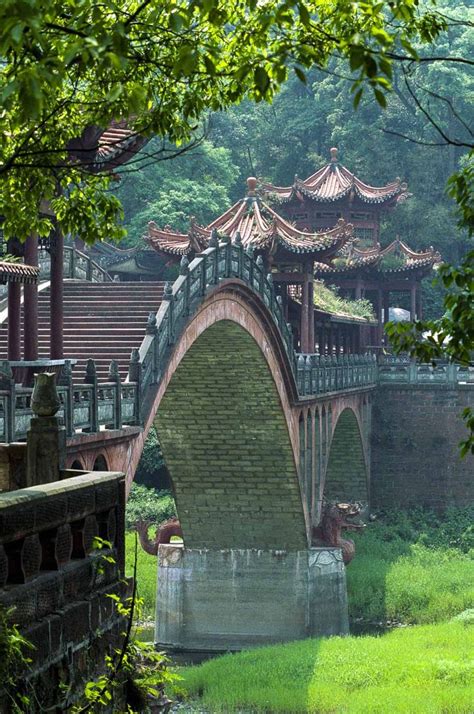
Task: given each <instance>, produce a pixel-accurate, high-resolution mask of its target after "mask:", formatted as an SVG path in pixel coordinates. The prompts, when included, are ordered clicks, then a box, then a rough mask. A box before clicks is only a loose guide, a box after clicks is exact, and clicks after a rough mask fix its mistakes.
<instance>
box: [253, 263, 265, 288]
mask: <svg viewBox="0 0 474 714" xmlns="http://www.w3.org/2000/svg"><path fill="white" fill-rule="evenodd" d="M255 264H256V266H257V268H258V292H259V294H260V295H261V296H262V297H263V289H264V281H265V275H264V272H263V267H264V266H263V258H262V256H261V255H259V256H258V257H257V260H256V261H255Z"/></svg>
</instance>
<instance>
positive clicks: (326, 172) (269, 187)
mask: <svg viewBox="0 0 474 714" xmlns="http://www.w3.org/2000/svg"><path fill="white" fill-rule="evenodd" d="M261 190H262V191H263V192H264V193H266V194H272V196H273V197H274V198H275V200H276V201H277V202H279V203H287V202H288V201H290V200H291V199H292V198H294V197H296V198H298V199H300V200H301V199H302V198H303V197H305V196H306V197H308V198H310V199H312V200H314V201H319V202H321V203H332V202H334V201H338V200H339V199H341V198H344V197H345V196H347V195H350V194H351V193H352V195H355V196H357V197H358V198H359V199H360V200H361V201H363V202H364V203H372V204H387V203H390V202H392V203H393V202H397V201H400V200H402V199H405V198H406V197H407V196H408V193H407V185H406V184H405V183H402V182H401V180H400V179H399V178H397V179H395V181H391V182H390V183H388V184H387V185H386V186H370V185H369V184H366V183H364V181H362V180H361V179H360V178H358V177H357V176H356V175H355V174H353V173H352V172H351V171H349V169H347V168H346V167H345V166H343V165H342V164H340V163H339V160H338V157H337V149H336V148H333V149H331V161H330V162H329V163H328V164H326V166H323V167H322V168H321V169H319V170H318V171H316V173H314V174H312V175H311V176H309V177H308V178H307V179H305V180H304V181H302V180H301V179H299V178H298V177H297V176H295V180H294V182H293V185H292V186H286V187H284V186H274V185H273V184H270V183H262V184H261Z"/></svg>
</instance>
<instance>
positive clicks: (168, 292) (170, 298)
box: [163, 282, 174, 345]
mask: <svg viewBox="0 0 474 714" xmlns="http://www.w3.org/2000/svg"><path fill="white" fill-rule="evenodd" d="M163 300H166V302H167V303H168V310H167V311H166V319H167V321H168V344H169V345H172V344H173V342H174V309H173V303H174V295H173V286H172V285H171V283H170V282H166V283H165V291H164V293H163Z"/></svg>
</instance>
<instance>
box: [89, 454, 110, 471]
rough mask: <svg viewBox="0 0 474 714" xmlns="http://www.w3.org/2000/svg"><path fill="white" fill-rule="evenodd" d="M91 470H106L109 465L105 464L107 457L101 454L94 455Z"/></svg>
mask: <svg viewBox="0 0 474 714" xmlns="http://www.w3.org/2000/svg"><path fill="white" fill-rule="evenodd" d="M92 470H93V471H108V470H109V466H108V464H107V459H106V458H105V456H104V455H103V454H99V455H98V456H96V458H95V460H94V466H93V467H92Z"/></svg>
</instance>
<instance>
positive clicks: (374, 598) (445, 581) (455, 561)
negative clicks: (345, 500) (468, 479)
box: [347, 508, 474, 623]
mask: <svg viewBox="0 0 474 714" xmlns="http://www.w3.org/2000/svg"><path fill="white" fill-rule="evenodd" d="M473 523H474V509H473V508H466V509H455V508H453V509H449V510H448V511H446V513H445V514H443V515H437V514H434V513H432V512H430V511H426V510H423V509H413V510H412V511H407V512H396V511H392V512H389V513H387V514H385V516H384V517H383V518H381V519H380V521H378V522H377V521H376V522H375V523H372V524H369V526H368V527H367V528H366V529H365V531H364V533H363V534H352V536H351V537H353V540H354V541H355V542H356V557H355V558H354V560H353V562H352V563H351V564H350V566H349V567H348V568H347V587H348V594H349V612H350V617H351V620H352V621H353V622H354V621H357V620H362V621H364V622H366V623H375V622H382V623H384V622H386V621H387V620H392V621H393V620H395V621H397V622H402V623H428V622H441V621H442V620H445V619H446V618H449V617H452V616H453V615H456V614H458V613H460V612H462V611H463V610H466V609H467V608H472V607H474V558H473V555H474V526H473Z"/></svg>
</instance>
